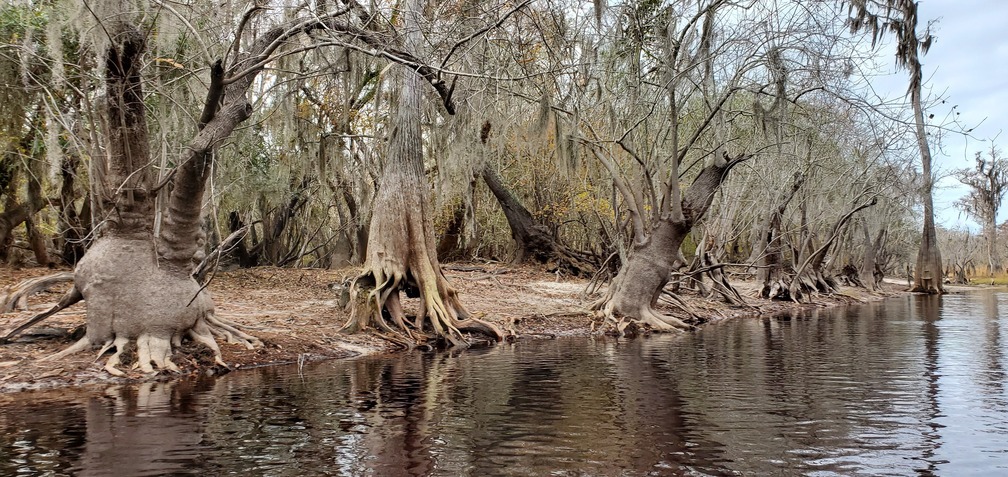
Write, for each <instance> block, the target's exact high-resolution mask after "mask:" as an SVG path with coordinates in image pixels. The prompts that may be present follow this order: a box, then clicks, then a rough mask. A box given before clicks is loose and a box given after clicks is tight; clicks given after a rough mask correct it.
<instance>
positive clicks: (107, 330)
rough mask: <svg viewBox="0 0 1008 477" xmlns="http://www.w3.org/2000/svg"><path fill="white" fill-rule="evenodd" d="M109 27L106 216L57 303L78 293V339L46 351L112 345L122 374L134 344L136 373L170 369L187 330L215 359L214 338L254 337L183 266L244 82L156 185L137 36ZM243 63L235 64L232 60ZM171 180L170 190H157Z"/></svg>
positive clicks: (251, 341)
mask: <svg viewBox="0 0 1008 477" xmlns="http://www.w3.org/2000/svg"><path fill="white" fill-rule="evenodd" d="M108 30H109V31H110V33H111V35H112V38H111V40H112V41H111V42H110V45H109V47H108V49H107V51H106V52H105V62H106V68H105V74H106V87H107V90H108V94H107V96H106V113H107V124H106V127H107V131H106V137H107V144H106V148H107V150H108V151H109V152H108V155H107V158H106V163H105V164H103V165H102V166H101V167H98V168H97V170H99V171H104V174H102V175H101V176H100V177H97V178H95V179H96V180H98V181H100V184H99V185H98V187H96V189H97V190H98V192H99V194H100V197H99V198H98V201H97V202H98V203H99V205H100V208H101V209H102V211H103V213H104V216H105V217H106V220H105V221H104V224H105V225H104V227H103V230H102V231H101V232H102V236H101V237H100V238H99V239H98V240H97V241H96V242H95V244H94V245H93V246H92V247H91V248H90V249H89V250H88V252H87V253H86V254H85V255H84V257H83V258H82V259H81V260H80V262H79V263H78V264H77V267H76V269H75V271H74V288H73V289H72V290H70V292H68V293H67V295H66V296H65V297H64V300H61V304H63V303H72V302H74V301H75V300H74V299H76V300H77V301H79V299H80V298H83V299H84V300H85V302H86V304H87V330H86V333H85V336H84V338H82V339H81V340H80V341H78V342H77V343H76V344H74V345H73V346H71V347H70V348H68V349H66V350H64V351H62V352H61V353H58V354H57V355H54V357H58V356H62V355H66V354H69V353H74V352H77V351H81V350H84V349H87V348H90V347H100V348H101V351H99V355H101V354H103V353H104V352H105V351H107V350H109V349H111V348H115V353H114V354H113V355H112V357H111V358H109V360H108V361H107V362H106V365H105V369H106V370H108V371H109V372H110V373H113V374H123V372H122V371H120V370H119V368H118V365H119V364H120V361H121V356H122V354H123V352H125V351H126V350H127V349H131V348H132V344H133V343H135V347H136V355H137V362H136V363H135V364H136V366H137V367H139V368H140V369H141V370H143V371H145V372H153V371H154V370H155V366H156V367H157V368H160V369H167V370H173V371H174V370H177V369H178V367H177V366H176V365H175V364H174V363H172V361H171V354H172V347H173V346H177V345H178V344H180V342H181V339H182V337H183V336H188V337H190V338H191V339H193V340H194V341H195V342H198V343H201V344H204V345H206V346H207V347H209V348H210V349H211V350H212V351H213V353H214V358H215V361H216V362H217V363H219V364H221V365H223V364H224V363H223V361H222V359H221V352H220V348H219V347H218V345H217V343H216V341H215V340H214V336H215V335H217V336H221V337H225V338H227V339H228V340H229V341H233V342H238V343H242V344H244V345H246V346H248V347H252V346H255V345H257V344H259V341H258V340H257V339H255V338H254V337H252V336H250V335H248V334H246V333H244V332H243V331H242V330H241V329H239V327H238V326H237V325H235V324H234V323H231V322H229V321H226V320H222V319H218V318H216V317H215V316H214V314H213V300H212V299H211V298H210V294H209V292H208V291H206V290H205V289H203V288H202V287H201V286H200V285H199V284H198V283H197V282H196V280H194V279H193V277H192V275H191V273H192V270H193V259H194V256H195V255H196V252H197V250H198V249H199V246H200V245H201V241H202V239H203V236H202V230H201V227H200V209H201V207H202V196H203V189H204V185H205V181H206V177H207V175H208V173H209V163H210V161H211V160H212V154H211V153H212V148H213V147H214V146H215V145H216V144H217V143H218V142H219V141H221V140H222V139H223V138H224V137H226V136H227V135H228V134H230V132H231V130H233V129H234V127H235V126H236V125H237V124H238V123H239V122H241V121H242V120H244V119H245V118H247V117H248V106H247V104H248V102H247V100H246V99H245V97H244V94H245V89H246V88H247V87H248V85H249V83H250V81H251V79H249V78H247V77H246V78H239V79H238V81H235V82H233V83H232V84H231V86H230V88H231V89H230V90H229V93H231V94H233V96H232V97H231V98H229V99H230V100H231V101H225V103H224V108H223V110H222V112H223V113H225V114H210V115H209V116H207V115H206V114H204V119H205V120H207V121H209V123H208V124H207V127H206V128H203V129H202V131H201V132H200V134H199V135H197V137H196V139H195V140H194V141H193V142H192V143H191V144H190V145H189V147H188V148H187V152H186V154H184V155H183V157H182V158H181V161H180V166H179V168H178V170H177V171H176V172H175V173H174V174H173V175H172V176H169V179H168V180H166V181H165V184H162V185H161V186H158V187H155V185H154V180H153V179H154V176H153V171H152V170H151V168H150V164H151V161H150V153H149V150H148V133H147V122H146V112H145V105H144V102H143V97H144V96H143V84H142V79H141V76H140V65H141V63H142V55H143V51H144V36H143V34H142V33H141V32H140V31H139V30H138V29H137V28H136V27H135V26H133V25H131V24H128V23H121V22H120V23H113V24H110V25H108ZM264 36H265V37H266V38H268V39H266V40H264V39H263V38H261V39H260V40H259V42H257V44H258V45H260V48H262V47H263V46H262V45H263V43H262V42H263V41H266V42H267V43H266V44H268V42H269V41H270V40H272V39H276V38H277V37H278V36H279V35H278V34H275V33H274V34H272V36H271V35H264ZM244 61H246V62H249V61H255V58H254V57H253V58H248V57H246V58H245V59H244ZM242 66H243V64H242V61H238V64H237V67H242ZM213 75H214V77H213V78H212V79H211V83H212V84H213V83H219V81H220V80H221V75H222V71H221V69H220V65H219V64H218V65H216V66H215V68H214V70H213ZM213 90H214V88H213V87H211V91H212V92H211V98H208V104H211V105H213V107H212V108H210V109H211V110H214V111H215V110H216V105H217V104H218V102H219V101H220V100H221V99H222V98H221V97H220V95H219V94H218V95H217V96H213V95H214V93H213ZM169 182H170V186H171V187H170V188H165V189H162V188H161V187H163V186H164V185H167V184H169ZM158 191H166V192H168V193H169V194H170V196H169V211H168V214H167V215H166V218H165V221H164V224H163V225H162V228H161V230H162V234H161V235H160V236H154V234H153V229H154V199H155V197H156V195H157V192H158ZM58 306H59V305H57V307H58ZM66 306H68V305H66ZM55 311H58V310H56V309H55V308H54V310H50V311H49V312H47V313H49V314H51V313H52V312H55ZM39 316H40V317H41V316H42V315H39ZM36 318H38V317H36Z"/></svg>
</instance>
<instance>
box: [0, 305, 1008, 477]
mask: <svg viewBox="0 0 1008 477" xmlns="http://www.w3.org/2000/svg"><path fill="white" fill-rule="evenodd" d="M1001 296H1004V295H1000V294H989V293H988V294H977V295H974V296H965V295H950V296H944V297H940V298H939V297H911V298H902V299H894V300H889V301H887V302H884V303H877V304H870V305H865V306H860V307H852V308H850V309H847V310H812V311H809V312H807V313H796V314H792V315H789V316H781V317H771V318H761V319H753V320H736V321H732V322H725V323H721V324H717V325H711V326H708V327H705V328H704V329H702V330H700V331H698V332H696V333H690V334H683V335H677V336H661V337H651V338H643V339H636V340H614V339H597V340H590V339H583V340H555V341H526V342H521V343H518V344H502V345H498V346H495V347H492V348H484V349H471V350H467V351H462V352H458V351H456V352H446V353H426V354H422V353H407V354H400V355H393V356H378V357H368V358H362V359H357V360H350V361H336V362H325V363H318V364H314V365H309V366H306V367H305V368H304V369H303V372H299V370H298V368H296V367H274V368H262V369H256V370H246V371H242V372H238V373H232V374H231V375H228V376H225V377H223V378H219V379H209V378H206V379H200V380H192V381H181V382H176V383H146V384H140V385H135V386H115V387H109V388H104V389H96V390H95V389H93V390H60V391H53V392H46V393H28V394H21V395H4V396H0V402H2V403H3V404H4V412H3V413H2V414H0V431H3V435H2V436H0V455H2V456H3V458H2V459H0V475H14V474H17V473H28V474H42V473H52V474H56V475H68V474H74V475H108V474H122V475H145V474H146V475H156V474H186V473H189V474H200V475H220V474H224V473H240V474H246V475H279V476H283V475H349V476H357V475H374V476H398V475H451V476H455V475H480V476H482V475H546V474H555V475H649V474H650V475H670V474H671V475H675V474H682V473H693V474H696V473H701V474H711V475H724V474H733V473H742V474H754V475H766V474H781V473H784V474H793V473H823V472H824V473H837V474H853V473H865V474H877V473H896V474H939V473H948V472H952V473H954V472H956V471H981V472H982V471H992V470H993V469H996V468H997V466H998V465H1008V462H1005V459H1000V460H999V457H1000V456H1001V455H1002V454H999V453H998V452H997V450H998V449H1004V448H1008V429H1006V426H1005V425H1004V422H1008V400H1006V396H1005V387H1004V376H1005V371H1004V367H1003V356H1004V351H1005V350H1004V346H1005V345H1006V344H1005V343H1004V340H1002V339H1001V333H1002V324H1001V322H1000V316H1001V314H1000V312H999V309H998V308H999V305H1000V302H999V300H1000V297H1001ZM977 435H981V436H983V439H982V440H978V439H976V438H975V436H977Z"/></svg>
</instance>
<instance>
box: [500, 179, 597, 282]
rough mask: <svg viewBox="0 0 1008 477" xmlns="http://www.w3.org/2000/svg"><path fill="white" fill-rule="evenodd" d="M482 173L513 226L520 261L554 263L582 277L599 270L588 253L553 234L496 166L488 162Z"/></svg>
mask: <svg viewBox="0 0 1008 477" xmlns="http://www.w3.org/2000/svg"><path fill="white" fill-rule="evenodd" d="M482 176H483V181H484V182H486V185H487V187H489V188H490V192H492V193H493V195H494V197H495V198H496V199H497V203H498V204H500V207H501V210H502V211H503V212H504V217H505V218H506V219H507V222H508V227H509V228H510V229H511V238H513V239H514V241H515V246H516V247H517V250H516V252H515V262H516V263H523V262H525V261H527V260H533V261H535V262H538V263H545V264H552V266H553V267H554V268H555V269H557V270H563V271H565V272H567V273H569V274H571V275H575V276H582V277H590V276H591V275H592V274H594V273H595V269H596V268H597V267H595V266H593V265H592V263H591V261H590V260H589V259H588V257H586V256H585V255H584V254H582V253H579V252H577V251H574V250H571V249H569V248H567V246H566V245H564V244H562V243H560V242H559V241H557V240H556V238H554V237H553V235H552V234H551V233H550V231H549V229H548V228H547V227H546V226H544V225H542V224H540V223H538V222H537V221H536V220H535V218H534V217H533V216H532V213H531V212H529V211H528V209H526V208H525V206H524V205H522V203H521V202H520V201H519V200H518V199H517V198H516V197H515V196H514V194H512V193H511V191H510V190H508V188H507V186H505V185H504V181H502V180H501V177H500V175H499V174H497V171H496V170H494V169H493V168H492V167H491V166H489V165H487V166H486V167H484V168H483V173H482Z"/></svg>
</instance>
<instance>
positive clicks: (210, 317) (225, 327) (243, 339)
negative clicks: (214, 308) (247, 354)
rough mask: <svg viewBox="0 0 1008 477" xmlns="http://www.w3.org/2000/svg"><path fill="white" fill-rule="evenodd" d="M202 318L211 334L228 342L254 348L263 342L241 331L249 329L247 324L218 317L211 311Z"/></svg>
mask: <svg viewBox="0 0 1008 477" xmlns="http://www.w3.org/2000/svg"><path fill="white" fill-rule="evenodd" d="M204 320H205V321H206V324H207V325H209V326H208V328H209V330H210V332H211V333H212V334H214V335H215V336H219V337H221V338H223V339H225V340H227V342H228V343H231V344H240V345H242V346H244V347H245V349H254V348H256V347H259V346H262V344H263V343H262V341H260V340H259V338H256V337H255V336H252V335H250V334H248V333H246V332H244V331H242V330H243V329H250V327H248V326H245V325H239V324H238V323H235V322H233V321H231V320H228V319H225V318H218V317H216V316H214V314H213V313H207V315H206V317H205V318H204ZM197 324H198V322H197ZM194 329H195V328H194ZM211 349H213V348H211Z"/></svg>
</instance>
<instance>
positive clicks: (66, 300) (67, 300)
mask: <svg viewBox="0 0 1008 477" xmlns="http://www.w3.org/2000/svg"><path fill="white" fill-rule="evenodd" d="M83 299H84V296H83V295H81V293H80V291H79V290H77V287H76V286H75V287H73V288H71V289H70V291H68V292H67V293H66V294H65V295H63V298H61V299H60V301H59V303H57V304H55V305H53V307H52V308H50V309H48V310H46V311H44V312H42V313H39V314H37V315H35V316H33V317H31V318H29V319H28V321H25V322H24V323H21V324H20V325H18V326H17V327H15V328H14V329H13V330H11V331H10V332H9V333H7V334H6V335H4V336H3V337H2V338H0V344H7V343H10V341H11V340H12V339H14V337H15V336H17V335H19V334H21V332H22V331H24V330H26V329H28V328H29V327H31V326H32V325H34V324H36V323H38V322H40V321H42V320H44V319H46V318H49V317H50V316H52V315H55V314H56V313H57V312H59V311H60V310H62V309H64V308H67V307H69V306H71V305H73V304H75V303H77V302H79V301H81V300H83Z"/></svg>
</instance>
